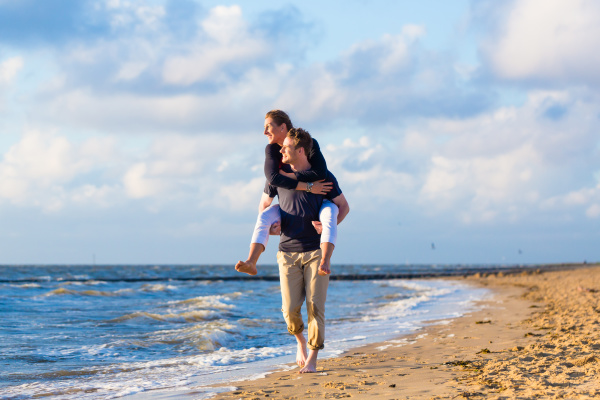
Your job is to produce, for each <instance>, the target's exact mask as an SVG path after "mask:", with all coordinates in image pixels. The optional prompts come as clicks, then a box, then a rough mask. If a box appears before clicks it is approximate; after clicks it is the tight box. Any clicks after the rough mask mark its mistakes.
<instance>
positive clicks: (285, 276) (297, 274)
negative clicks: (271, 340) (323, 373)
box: [277, 251, 307, 367]
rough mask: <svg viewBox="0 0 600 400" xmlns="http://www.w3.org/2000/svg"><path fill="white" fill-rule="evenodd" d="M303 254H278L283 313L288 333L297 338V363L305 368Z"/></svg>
mask: <svg viewBox="0 0 600 400" xmlns="http://www.w3.org/2000/svg"><path fill="white" fill-rule="evenodd" d="M302 254H303V253H287V252H282V251H280V252H278V253H277V262H278V264H279V283H280V285H281V311H282V312H283V318H284V319H285V322H286V324H287V328H288V332H289V333H290V334H292V335H294V336H295V337H296V345H297V352H296V363H297V364H298V365H299V366H300V367H303V366H304V364H305V363H306V357H307V343H306V339H305V338H304V334H303V331H304V322H302V303H304V297H305V291H304V273H303V271H302V257H301V256H302Z"/></svg>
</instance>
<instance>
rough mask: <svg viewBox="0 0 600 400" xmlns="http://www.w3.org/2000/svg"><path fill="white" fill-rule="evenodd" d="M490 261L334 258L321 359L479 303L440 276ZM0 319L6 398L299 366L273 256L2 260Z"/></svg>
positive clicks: (119, 392)
mask: <svg viewBox="0 0 600 400" xmlns="http://www.w3.org/2000/svg"><path fill="white" fill-rule="evenodd" d="M492 269H493V268H492ZM496 269H497V268H496ZM496 269H495V270H496ZM489 270H491V267H490V266H475V267H473V266H469V267H465V266H429V265H420V266H414V265H412V266H411V265H334V266H333V268H332V271H333V273H332V278H331V281H330V284H329V290H328V293H327V303H326V318H327V322H326V326H327V328H326V329H327V330H326V343H325V349H324V350H322V351H321V352H320V353H319V358H326V357H334V356H337V355H339V354H341V353H343V352H344V351H347V350H349V349H352V348H356V347H359V346H362V345H365V344H368V343H376V342H382V341H386V340H391V339H394V338H400V337H402V336H403V335H408V334H411V333H414V332H417V331H418V330H420V329H422V328H423V327H424V326H427V325H428V324H431V323H433V322H432V321H436V322H437V323H439V322H440V321H447V320H449V319H452V318H456V317H459V316H461V315H462V314H464V313H466V312H470V311H472V310H474V309H475V308H476V307H477V305H476V302H477V301H478V300H481V299H483V298H485V297H486V296H489V292H488V291H487V290H486V289H483V288H478V287H474V286H471V285H469V284H468V283H466V281H465V280H463V279H461V278H457V279H431V278H436V277H441V276H453V275H461V274H465V273H473V272H474V271H489ZM304 314H305V312H304ZM304 318H306V315H304ZM0 321H1V323H0V398H1V399H34V398H35V399H37V398H49V399H55V398H56V399H67V400H68V399H121V398H123V399H142V398H160V394H161V393H163V394H164V393H177V394H178V396H177V398H190V399H206V398H210V397H211V396H213V395H214V394H215V393H218V392H220V391H225V390H232V389H233V388H232V385H231V382H234V381H237V380H244V379H256V378H258V377H261V376H264V375H265V374H267V373H269V372H271V371H274V370H281V369H293V368H294V364H293V363H294V360H295V351H296V346H295V341H294V338H293V337H292V336H290V335H289V334H288V333H287V329H286V326H285V323H284V321H283V317H282V314H281V294H280V289H279V281H278V271H277V266H274V265H266V266H264V265H261V266H260V267H259V274H258V275H257V276H255V277H250V276H248V275H244V274H240V273H238V272H236V271H235V270H234V268H233V266H223V265H105V266H96V265H21V266H19V265H5V266H0Z"/></svg>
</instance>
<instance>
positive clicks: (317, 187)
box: [310, 179, 333, 194]
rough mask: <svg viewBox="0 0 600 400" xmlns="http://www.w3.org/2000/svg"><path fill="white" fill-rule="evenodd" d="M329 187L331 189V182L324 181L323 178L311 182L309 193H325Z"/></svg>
mask: <svg viewBox="0 0 600 400" xmlns="http://www.w3.org/2000/svg"><path fill="white" fill-rule="evenodd" d="M331 189H333V182H324V179H321V180H320V181H316V182H313V186H312V189H311V190H310V192H311V193H314V194H327V192H329V191H330V190H331Z"/></svg>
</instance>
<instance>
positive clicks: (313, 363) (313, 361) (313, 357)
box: [298, 350, 319, 374]
mask: <svg viewBox="0 0 600 400" xmlns="http://www.w3.org/2000/svg"><path fill="white" fill-rule="evenodd" d="M318 353H319V350H311V351H310V352H309V353H308V358H307V359H306V364H305V365H304V368H302V369H301V370H300V371H298V373H299V374H309V373H313V372H317V354H318Z"/></svg>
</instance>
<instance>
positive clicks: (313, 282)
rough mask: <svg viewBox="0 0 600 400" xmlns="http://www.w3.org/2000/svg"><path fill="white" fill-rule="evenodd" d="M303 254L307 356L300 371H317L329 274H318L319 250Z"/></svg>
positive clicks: (322, 338)
mask: <svg viewBox="0 0 600 400" xmlns="http://www.w3.org/2000/svg"><path fill="white" fill-rule="evenodd" d="M302 254H303V256H304V259H303V261H304V262H303V264H304V285H305V290H306V309H307V313H308V344H307V346H308V348H309V350H310V351H309V352H308V358H307V359H306V365H305V366H304V368H302V369H301V370H300V373H307V372H316V371H317V356H318V354H319V350H320V349H322V348H323V347H324V342H325V301H326V300H327V288H328V286H329V276H328V275H319V267H320V265H321V250H315V251H311V252H306V253H302Z"/></svg>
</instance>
